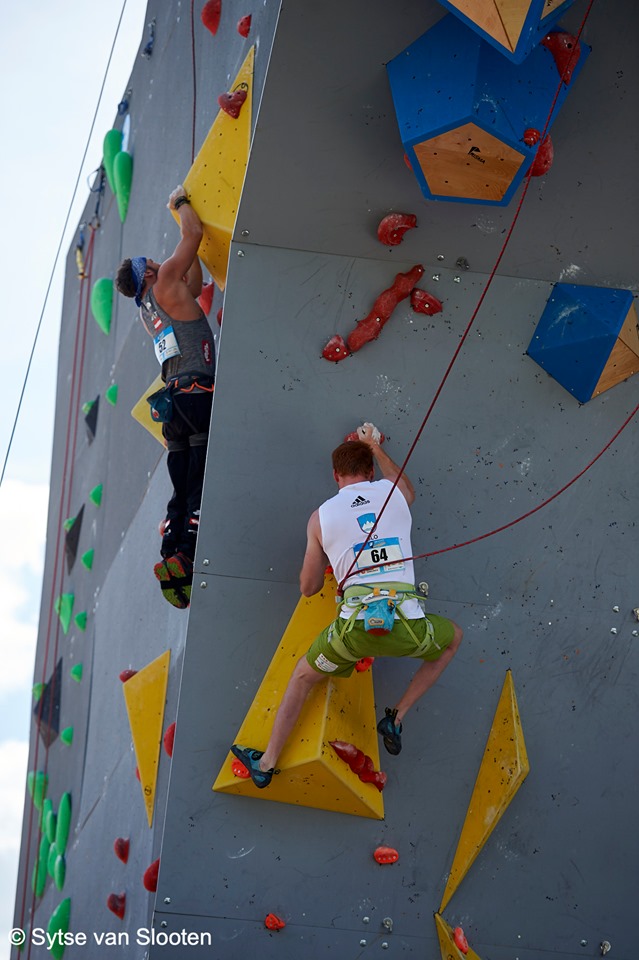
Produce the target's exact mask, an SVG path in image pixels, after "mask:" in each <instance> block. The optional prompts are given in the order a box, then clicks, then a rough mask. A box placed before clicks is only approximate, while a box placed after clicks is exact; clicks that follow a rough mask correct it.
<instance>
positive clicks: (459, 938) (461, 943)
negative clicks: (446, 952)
mask: <svg viewBox="0 0 639 960" xmlns="http://www.w3.org/2000/svg"><path fill="white" fill-rule="evenodd" d="M453 940H454V941H455V946H456V947H457V949H458V950H460V951H461V952H462V953H464V954H466V953H468V940H467V939H466V936H465V934H464V931H463V929H462V928H461V927H455V929H454V930H453Z"/></svg>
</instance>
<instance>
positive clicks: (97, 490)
mask: <svg viewBox="0 0 639 960" xmlns="http://www.w3.org/2000/svg"><path fill="white" fill-rule="evenodd" d="M89 500H90V501H91V503H92V504H94V505H95V506H96V507H99V506H100V504H101V503H102V484H101V483H99V484H98V485H97V487H94V488H93V490H92V491H91V493H90V494H89Z"/></svg>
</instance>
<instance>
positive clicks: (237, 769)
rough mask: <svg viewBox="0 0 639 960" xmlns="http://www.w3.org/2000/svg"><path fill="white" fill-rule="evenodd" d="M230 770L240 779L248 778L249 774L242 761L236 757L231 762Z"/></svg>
mask: <svg viewBox="0 0 639 960" xmlns="http://www.w3.org/2000/svg"><path fill="white" fill-rule="evenodd" d="M231 770H232V771H233V776H234V777H239V778H240V780H248V778H249V777H250V776H251V774H250V773H249V771H248V770H247V769H246V767H245V766H244V764H243V763H242V761H241V760H238V759H237V758H236V759H235V760H234V761H233V763H232V764H231Z"/></svg>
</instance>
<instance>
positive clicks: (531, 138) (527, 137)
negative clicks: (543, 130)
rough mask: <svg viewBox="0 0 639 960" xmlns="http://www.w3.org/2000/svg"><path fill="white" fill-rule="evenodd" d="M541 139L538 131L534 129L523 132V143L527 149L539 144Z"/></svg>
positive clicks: (530, 128) (529, 128)
mask: <svg viewBox="0 0 639 960" xmlns="http://www.w3.org/2000/svg"><path fill="white" fill-rule="evenodd" d="M540 139H541V134H540V132H539V130H535V128H534V127H528V129H527V130H524V143H525V144H526V146H527V147H534V146H535V144H536V143H539V140H540Z"/></svg>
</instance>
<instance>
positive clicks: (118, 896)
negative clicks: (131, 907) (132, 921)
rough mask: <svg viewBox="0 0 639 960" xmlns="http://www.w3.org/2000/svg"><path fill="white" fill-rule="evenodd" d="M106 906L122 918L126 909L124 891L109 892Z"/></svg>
mask: <svg viewBox="0 0 639 960" xmlns="http://www.w3.org/2000/svg"><path fill="white" fill-rule="evenodd" d="M107 907H108V908H109V910H110V911H111V913H114V914H115V915H116V917H119V918H120V920H124V914H125V911H126V893H110V894H109V896H108V897H107Z"/></svg>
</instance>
